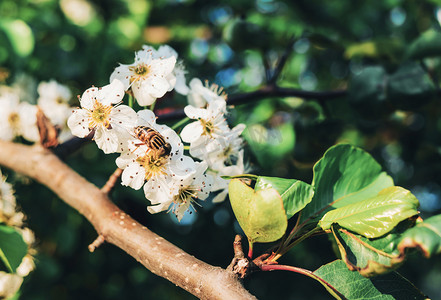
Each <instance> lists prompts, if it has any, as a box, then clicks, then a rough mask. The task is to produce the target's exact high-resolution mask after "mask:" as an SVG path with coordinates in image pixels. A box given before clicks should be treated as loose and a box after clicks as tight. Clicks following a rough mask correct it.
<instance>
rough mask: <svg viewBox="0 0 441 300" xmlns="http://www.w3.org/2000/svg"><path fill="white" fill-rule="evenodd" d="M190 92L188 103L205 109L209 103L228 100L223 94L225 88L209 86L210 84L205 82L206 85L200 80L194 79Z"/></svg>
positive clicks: (191, 82) (214, 85)
mask: <svg viewBox="0 0 441 300" xmlns="http://www.w3.org/2000/svg"><path fill="white" fill-rule="evenodd" d="M189 85H190V90H189V92H188V94H187V98H188V103H189V104H190V105H191V106H194V107H199V108H204V107H206V106H207V104H208V103H211V102H214V101H217V100H223V101H225V100H226V97H227V96H226V94H225V93H224V92H223V88H221V87H219V86H218V85H216V84H212V85H211V86H209V85H208V82H207V81H206V82H205V85H203V84H202V81H201V80H200V79H199V78H193V79H192V80H191V81H190V84H189Z"/></svg>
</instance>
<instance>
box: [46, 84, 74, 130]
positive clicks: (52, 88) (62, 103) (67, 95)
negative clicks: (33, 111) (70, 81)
mask: <svg viewBox="0 0 441 300" xmlns="http://www.w3.org/2000/svg"><path fill="white" fill-rule="evenodd" d="M38 94H39V97H38V99H37V104H38V106H39V107H40V108H41V110H42V111H43V113H44V115H45V116H46V117H48V118H49V120H50V121H51V123H52V124H53V125H56V126H59V128H60V129H61V130H63V129H64V128H66V127H67V124H66V122H67V119H68V118H69V116H70V114H71V112H72V109H71V107H70V105H69V100H70V99H71V98H72V93H71V92H70V90H69V88H68V87H67V86H64V85H62V84H59V83H58V82H56V81H55V80H51V81H48V82H40V84H39V85H38Z"/></svg>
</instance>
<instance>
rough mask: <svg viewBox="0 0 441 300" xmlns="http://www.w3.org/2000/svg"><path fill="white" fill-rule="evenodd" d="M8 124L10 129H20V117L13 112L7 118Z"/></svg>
mask: <svg viewBox="0 0 441 300" xmlns="http://www.w3.org/2000/svg"><path fill="white" fill-rule="evenodd" d="M8 123H9V125H10V126H11V128H14V129H17V128H19V127H20V116H19V115H18V114H17V113H16V112H13V113H11V114H10V115H9V116H8Z"/></svg>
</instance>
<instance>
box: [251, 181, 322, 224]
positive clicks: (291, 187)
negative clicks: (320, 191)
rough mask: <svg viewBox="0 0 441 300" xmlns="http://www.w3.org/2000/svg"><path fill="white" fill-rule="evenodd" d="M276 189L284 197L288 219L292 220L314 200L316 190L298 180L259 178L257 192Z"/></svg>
mask: <svg viewBox="0 0 441 300" xmlns="http://www.w3.org/2000/svg"><path fill="white" fill-rule="evenodd" d="M267 188H274V189H275V190H277V192H279V194H280V196H282V200H283V206H284V208H285V212H286V217H287V218H288V219H290V218H291V217H292V216H293V215H295V214H296V213H297V212H299V211H300V210H302V209H303V208H304V207H305V206H306V205H307V204H308V203H309V202H311V200H312V196H313V195H314V189H313V188H312V186H311V185H309V184H307V183H305V182H303V181H300V180H296V179H285V178H277V177H265V176H259V178H258V179H257V181H256V186H255V188H254V189H255V191H258V190H264V189H267Z"/></svg>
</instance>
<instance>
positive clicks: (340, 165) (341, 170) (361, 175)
mask: <svg viewBox="0 0 441 300" xmlns="http://www.w3.org/2000/svg"><path fill="white" fill-rule="evenodd" d="M312 186H313V187H314V191H315V192H314V197H313V198H312V201H311V202H310V203H309V204H308V205H307V206H306V207H305V209H304V210H303V211H302V220H306V219H309V218H315V217H321V216H323V215H324V214H325V213H326V212H327V211H329V210H331V209H335V208H339V207H342V206H345V205H348V204H351V203H356V202H358V201H362V200H364V199H367V198H370V197H373V196H376V195H377V194H378V193H379V192H380V191H381V190H382V189H384V188H386V187H389V186H393V181H392V178H390V177H389V176H388V175H387V174H386V173H385V172H383V171H382V168H381V166H380V165H379V164H378V163H377V162H376V161H375V160H374V159H373V158H372V156H370V155H369V154H368V153H367V152H365V151H363V150H362V149H360V148H357V147H354V146H351V145H347V144H339V145H336V146H333V147H331V148H329V150H328V151H326V153H325V155H324V156H323V157H322V158H321V159H320V160H319V161H318V162H317V163H316V164H315V166H314V178H313V182H312ZM356 193H360V194H359V195H356Z"/></svg>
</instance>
